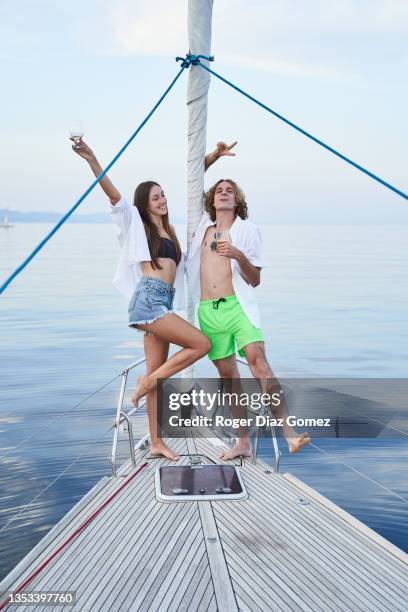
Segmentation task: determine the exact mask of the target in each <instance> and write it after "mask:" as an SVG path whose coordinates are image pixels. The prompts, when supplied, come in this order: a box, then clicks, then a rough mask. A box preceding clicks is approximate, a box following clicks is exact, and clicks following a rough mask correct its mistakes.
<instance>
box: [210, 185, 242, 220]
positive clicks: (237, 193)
mask: <svg viewBox="0 0 408 612" xmlns="http://www.w3.org/2000/svg"><path fill="white" fill-rule="evenodd" d="M220 183H229V184H230V185H231V187H232V188H233V190H234V197H235V202H236V205H237V208H236V211H235V212H236V214H237V215H238V217H241V219H247V218H248V206H247V203H246V202H245V195H244V192H243V191H242V189H241V187H239V185H237V183H236V182H235V181H232V180H231V179H220V180H219V181H217V182H216V183H215V185H213V186H212V187H211V189H209V190H208V191H207V193H206V194H205V204H204V210H205V211H207V212H208V214H209V215H210V219H211V221H215V206H214V195H215V190H216V189H217V187H218V185H219V184H220Z"/></svg>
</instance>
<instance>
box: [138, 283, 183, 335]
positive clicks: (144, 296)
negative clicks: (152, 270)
mask: <svg viewBox="0 0 408 612" xmlns="http://www.w3.org/2000/svg"><path fill="white" fill-rule="evenodd" d="M174 291H175V289H174V287H173V286H172V285H168V284H167V283H165V282H164V281H162V280H160V278H154V277H152V276H143V277H142V278H141V279H140V281H139V282H138V284H137V286H136V289H135V291H134V293H133V295H132V297H131V300H130V302H129V307H128V312H129V327H134V326H136V325H141V324H146V323H153V322H154V321H157V319H161V318H162V317H164V315H166V314H168V313H169V312H173V298H174Z"/></svg>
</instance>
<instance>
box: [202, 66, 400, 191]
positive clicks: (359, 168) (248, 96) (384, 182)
mask: <svg viewBox="0 0 408 612" xmlns="http://www.w3.org/2000/svg"><path fill="white" fill-rule="evenodd" d="M194 57H195V56H194ZM197 57H199V56H197ZM206 59H207V58H206ZM195 65H198V66H201V68H204V70H207V71H208V72H210V73H211V74H213V75H214V76H216V77H217V79H220V81H223V82H224V83H226V84H227V85H229V86H230V87H232V88H233V89H235V90H236V91H238V92H239V93H241V94H242V95H244V96H245V97H246V98H248V99H249V100H252V102H255V104H258V106H261V107H262V108H264V109H265V110H266V111H268V112H269V113H272V115H274V116H275V117H277V118H278V119H280V120H281V121H283V122H284V123H287V124H288V125H290V126H291V127H293V128H294V129H295V130H297V131H298V132H300V133H301V134H303V135H304V136H307V138H310V140H313V141H314V142H316V143H317V144H318V145H320V146H321V147H324V148H325V149H327V150H328V151H330V152H331V153H333V154H334V155H337V157H340V159H343V160H344V161H345V162H347V163H348V164H350V165H351V166H354V168H357V170H360V171H361V172H364V174H367V176H369V177H371V178H372V179H374V180H375V181H377V182H378V183H381V185H384V187H387V188H388V189H391V191H394V193H396V194H397V195H399V196H401V197H402V198H404V199H405V200H408V194H406V193H405V192H404V191H401V190H400V189H397V187H394V185H391V183H387V181H384V180H383V179H382V178H380V177H379V176H377V175H376V174H374V173H373V172H370V171H369V170H367V169H366V168H364V167H363V166H360V164H357V163H356V162H354V161H353V160H352V159H350V158H349V157H346V156H345V155H343V154H342V153H340V152H339V151H336V149H333V147H331V146H330V145H328V144H326V143H325V142H323V141H322V140H319V139H318V138H316V137H315V136H313V135H312V134H310V133H309V132H306V130H304V129H302V128H301V127H299V126H298V125H296V124H295V123H293V122H292V121H289V119H286V118H285V117H283V116H282V115H280V114H279V113H277V112H276V111H274V110H272V109H271V108H269V106H266V104H263V103H262V102H260V101H259V100H257V99H256V98H254V97H253V96H251V95H250V94H249V93H247V92H246V91H244V90H243V89H241V88H240V87H238V86H237V85H234V84H233V83H231V82H230V81H228V80H227V79H225V78H224V77H222V76H221V75H220V74H217V73H216V72H214V70H211V69H210V68H208V67H207V66H205V65H204V64H201V63H200V60H199V59H198V61H196V63H195Z"/></svg>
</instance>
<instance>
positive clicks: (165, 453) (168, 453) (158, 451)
mask: <svg viewBox="0 0 408 612" xmlns="http://www.w3.org/2000/svg"><path fill="white" fill-rule="evenodd" d="M150 454H151V456H152V457H166V459H170V460H171V461H177V459H180V456H179V455H178V454H177V453H175V452H173V451H172V450H171V448H169V447H168V446H167V444H165V443H164V442H162V441H161V440H160V441H157V442H155V443H154V444H151V446H150Z"/></svg>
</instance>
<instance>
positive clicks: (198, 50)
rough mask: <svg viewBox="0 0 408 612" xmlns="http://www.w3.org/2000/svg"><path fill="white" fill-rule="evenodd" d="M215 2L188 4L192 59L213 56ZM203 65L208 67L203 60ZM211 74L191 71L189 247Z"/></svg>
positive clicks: (198, 202)
mask: <svg viewBox="0 0 408 612" xmlns="http://www.w3.org/2000/svg"><path fill="white" fill-rule="evenodd" d="M212 8H213V0H189V1H188V43H189V51H190V53H192V54H193V55H207V56H210V55H211V20H212ZM201 61H202V62H203V63H207V64H208V63H209V62H206V61H205V60H201ZM209 86H210V74H209V73H208V72H207V71H206V70H203V69H202V68H200V67H198V66H190V68H189V70H188V85H187V107H188V152H187V247H188V248H190V246H191V242H192V239H193V234H194V232H195V230H196V228H197V225H198V223H199V221H200V217H201V212H202V197H203V191H204V156H205V148H206V128H207V99H208V89H209ZM186 301H187V303H186V311H187V319H188V320H189V321H190V323H192V324H194V305H193V303H192V299H191V292H190V291H187V299H186Z"/></svg>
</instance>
